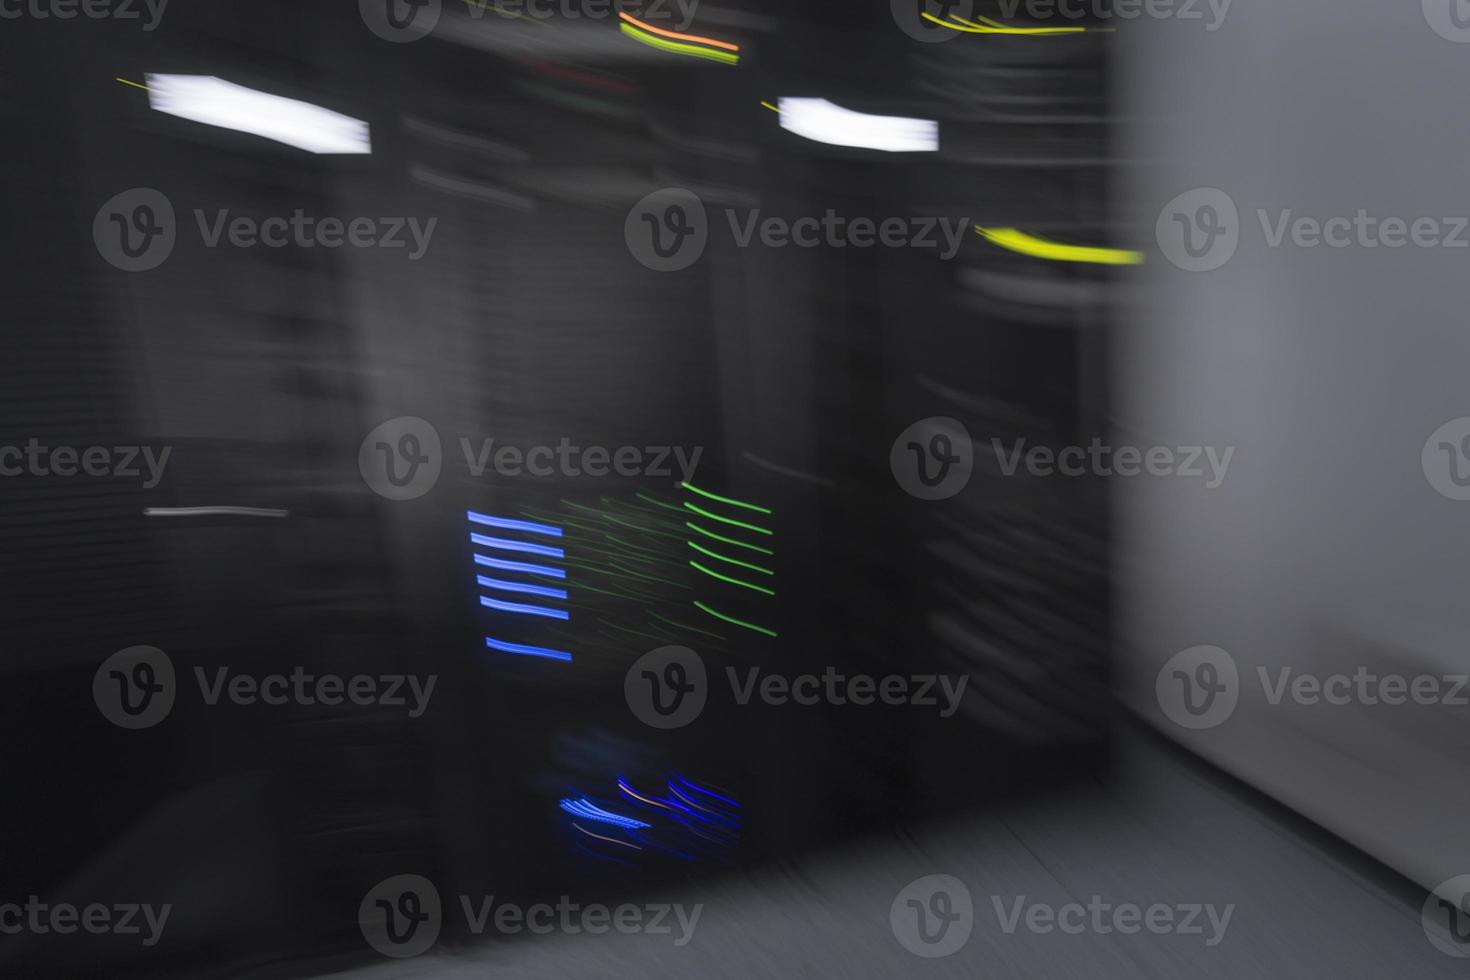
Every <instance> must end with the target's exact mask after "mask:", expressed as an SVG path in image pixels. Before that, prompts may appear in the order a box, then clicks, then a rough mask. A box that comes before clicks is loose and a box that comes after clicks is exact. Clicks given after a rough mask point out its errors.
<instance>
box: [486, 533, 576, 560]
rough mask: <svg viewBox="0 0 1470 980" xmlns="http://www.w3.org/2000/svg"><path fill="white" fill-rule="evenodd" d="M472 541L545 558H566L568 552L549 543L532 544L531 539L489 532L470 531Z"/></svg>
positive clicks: (488, 546)
mask: <svg viewBox="0 0 1470 980" xmlns="http://www.w3.org/2000/svg"><path fill="white" fill-rule="evenodd" d="M470 541H472V542H474V543H475V544H477V545H480V546H481V547H485V548H496V549H498V550H500V551H519V552H523V553H525V554H528V555H541V556H542V557H544V558H565V557H566V556H567V554H566V552H565V551H564V550H562V549H561V548H554V547H552V546H551V545H549V544H532V543H531V542H529V541H512V540H511V539H510V538H492V537H490V536H489V535H488V534H476V533H475V532H473V531H471V532H470Z"/></svg>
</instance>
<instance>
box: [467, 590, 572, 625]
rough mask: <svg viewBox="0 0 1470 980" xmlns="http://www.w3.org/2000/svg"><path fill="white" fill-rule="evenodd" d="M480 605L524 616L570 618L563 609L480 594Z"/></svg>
mask: <svg viewBox="0 0 1470 980" xmlns="http://www.w3.org/2000/svg"><path fill="white" fill-rule="evenodd" d="M480 605H482V606H484V607H485V608H486V609H496V610H499V611H500V612H508V613H520V614H522V615H524V616H545V617H546V618H547V619H570V618H571V615H570V614H569V613H568V612H567V611H566V610H565V609H552V608H550V607H548V606H528V605H526V604H524V603H520V602H504V601H502V600H500V599H492V598H490V597H489V596H486V595H482V596H480Z"/></svg>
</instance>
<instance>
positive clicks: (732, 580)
mask: <svg viewBox="0 0 1470 980" xmlns="http://www.w3.org/2000/svg"><path fill="white" fill-rule="evenodd" d="M689 565H690V567H691V568H696V569H698V570H699V571H701V572H703V573H704V574H706V575H708V576H709V577H710V578H715V579H719V580H720V581H721V582H729V583H730V584H731V585H738V586H740V587H741V588H744V589H750V590H751V591H753V592H764V593H765V594H766V595H775V594H776V592H775V590H774V589H768V588H766V587H765V586H762V585H752V584H751V583H749V582H742V581H741V580H740V579H738V578H731V577H730V576H728V575H723V574H721V573H719V572H715V571H711V570H710V569H708V568H705V567H704V566H703V565H701V564H700V563H699V562H697V561H693V560H691V561H690V562H689Z"/></svg>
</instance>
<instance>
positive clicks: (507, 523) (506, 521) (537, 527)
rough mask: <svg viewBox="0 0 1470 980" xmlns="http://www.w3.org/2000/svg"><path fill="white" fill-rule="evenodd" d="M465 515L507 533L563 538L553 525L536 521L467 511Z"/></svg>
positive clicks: (477, 522) (478, 522)
mask: <svg viewBox="0 0 1470 980" xmlns="http://www.w3.org/2000/svg"><path fill="white" fill-rule="evenodd" d="M465 515H466V516H467V517H469V519H470V522H471V523H474V524H484V525H485V526H487V527H499V528H504V529H505V530H507V531H527V532H529V533H531V534H546V535H550V536H551V537H553V538H559V537H561V536H562V530H561V528H559V527H555V526H553V525H551V524H537V523H536V522H535V521H518V520H516V519H515V518H512V517H495V516H493V515H491V514H481V513H479V512H478V511H473V510H467V511H465Z"/></svg>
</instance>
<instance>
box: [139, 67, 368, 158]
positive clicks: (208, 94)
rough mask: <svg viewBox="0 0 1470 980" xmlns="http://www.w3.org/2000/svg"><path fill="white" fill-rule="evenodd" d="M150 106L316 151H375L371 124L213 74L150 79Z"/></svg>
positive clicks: (174, 114)
mask: <svg viewBox="0 0 1470 980" xmlns="http://www.w3.org/2000/svg"><path fill="white" fill-rule="evenodd" d="M147 80H148V104H149V105H150V106H152V107H153V108H155V109H157V110H158V111H159V112H166V113H168V114H169V115H171V116H178V117H180V118H182V119H192V120H194V121H195V122H201V123H205V124H207V125H210V126H219V127H220V128H222V129H234V130H238V131H239V132H242V133H254V134H255V135H256V136H264V137H265V138H266V139H269V140H275V141H276V142H278V143H285V144H286V145H287V146H294V147H298V148H299V149H303V150H306V151H308V152H311V153H371V152H373V144H372V140H371V139H370V138H369V134H368V124H367V123H365V122H363V121H362V120H361V119H353V118H352V117H351V116H344V115H342V114H341V113H339V112H333V111H332V110H330V109H323V108H322V107H321V106H318V105H312V104H311V103H310V102H301V101H298V100H297V99H287V98H283V97H281V96H279V95H270V94H269V93H266V92H257V91H256V90H255V89H251V88H245V87H244V86H243V85H236V84H234V83H233V82H227V81H225V80H224V79H222V78H215V77H214V76H213V75H148V76H147Z"/></svg>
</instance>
